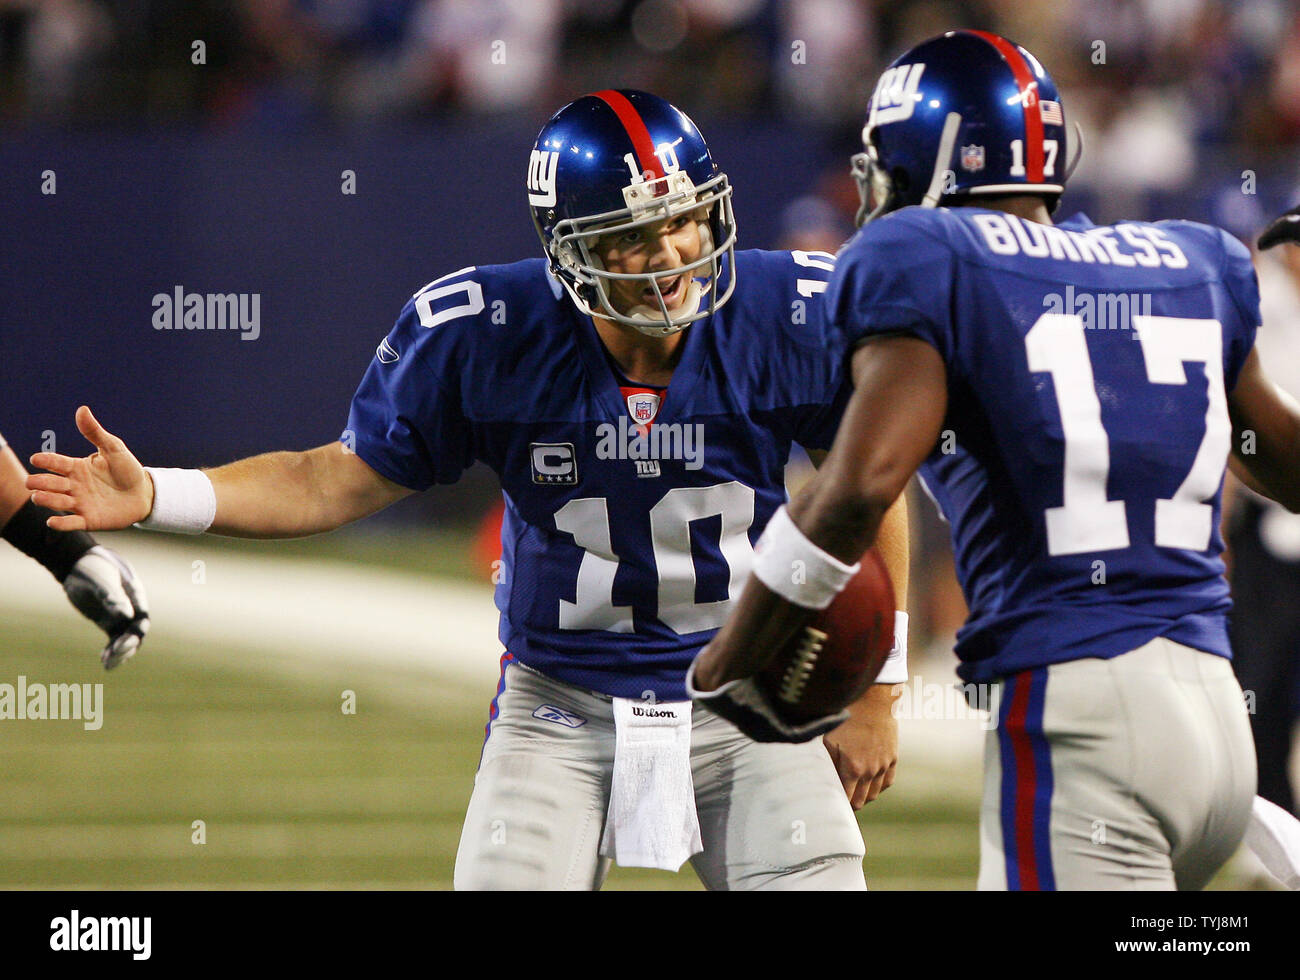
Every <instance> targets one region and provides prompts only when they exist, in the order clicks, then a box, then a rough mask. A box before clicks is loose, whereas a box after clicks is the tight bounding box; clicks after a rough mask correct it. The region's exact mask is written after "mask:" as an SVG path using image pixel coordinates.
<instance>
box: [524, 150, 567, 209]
mask: <svg viewBox="0 0 1300 980" xmlns="http://www.w3.org/2000/svg"><path fill="white" fill-rule="evenodd" d="M559 164H560V154H559V153H557V152H556V151H554V150H533V152H532V154H531V155H530V156H529V157H528V203H529V204H530V205H532V206H533V207H535V208H551V207H555V169H556V167H558V166H559Z"/></svg>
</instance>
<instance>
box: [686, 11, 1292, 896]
mask: <svg viewBox="0 0 1300 980" xmlns="http://www.w3.org/2000/svg"><path fill="white" fill-rule="evenodd" d="M863 139H864V143H865V153H864V154H863V155H861V156H860V157H859V158H855V170H856V171H857V172H858V174H859V180H860V186H861V188H862V191H863V209H862V212H861V214H860V219H859V220H860V222H861V221H862V220H863V219H866V223H865V226H864V227H862V228H861V230H860V231H859V232H858V234H857V235H856V236H855V237H854V238H853V239H851V240H850V242H849V243H848V244H846V245H845V247H844V248H843V249H841V251H840V254H839V257H838V260H837V264H836V270H835V272H834V274H833V275H832V278H831V285H830V287H829V289H828V291H827V293H826V296H825V299H826V303H827V310H828V319H829V320H830V321H831V323H832V325H833V326H838V327H839V328H841V329H843V330H844V331H845V332H846V334H847V336H848V339H849V342H850V343H851V344H854V343H855V344H856V345H857V349H856V351H855V352H854V353H853V355H852V376H853V383H854V385H855V391H854V394H853V397H852V400H851V402H850V405H849V408H848V409H847V411H846V413H845V416H844V421H843V423H842V425H841V427H840V430H839V433H838V434H837V436H836V439H835V444H834V447H833V448H832V450H831V453H830V455H829V457H828V459H827V461H826V463H825V465H824V466H823V467H822V468H821V470H820V471H819V472H818V474H817V475H816V477H815V478H814V479H813V481H812V482H811V484H810V485H809V486H808V487H807V488H806V492H803V493H801V494H800V495H799V496H798V497H797V498H796V500H795V501H794V502H793V503H792V504H791V505H790V506H789V509H788V512H786V511H784V510H783V511H781V512H778V513H777V514H776V515H775V516H774V517H773V519H772V521H771V522H770V523H769V525H768V528H767V531H766V532H765V535H764V543H763V545H762V546H761V547H760V551H759V553H760V555H761V556H762V557H761V558H760V559H759V561H758V562H757V563H756V566H755V577H754V578H753V579H751V581H750V582H749V583H748V584H747V586H746V588H745V590H744V591H743V594H742V598H741V599H740V601H739V602H738V603H737V608H736V610H735V613H734V615H733V618H732V619H731V620H729V622H728V623H727V624H726V625H725V626H724V627H723V629H722V630H721V631H720V632H719V634H718V636H717V638H716V639H715V640H714V641H713V642H712V643H711V644H710V646H709V647H708V648H706V650H705V651H704V652H702V653H701V655H700V657H699V658H698V660H697V662H696V664H695V665H694V666H693V668H692V675H691V678H692V683H693V685H694V686H693V693H694V694H696V695H698V696H699V697H700V698H702V699H703V700H704V703H708V701H709V700H710V699H717V698H724V699H735V700H739V701H745V700H746V694H747V692H748V691H749V689H751V688H752V687H753V680H752V678H751V675H752V673H753V671H755V670H757V669H760V668H761V666H762V665H763V662H764V659H765V657H766V655H767V651H770V650H774V649H778V648H779V647H780V645H781V644H782V643H783V642H784V641H785V639H786V638H787V637H788V636H790V635H792V633H793V631H794V630H795V629H797V628H799V627H801V626H802V625H803V624H804V623H805V622H807V621H808V620H809V619H810V618H811V617H812V615H813V613H812V611H811V607H814V606H816V605H817V604H818V603H822V604H824V603H825V602H827V601H829V599H830V597H831V596H833V595H834V594H835V592H836V589H837V588H838V587H839V585H838V583H840V582H842V581H843V580H844V579H845V578H846V577H847V575H849V574H850V573H851V572H852V569H853V567H854V566H852V565H851V564H850V563H852V562H855V561H857V560H858V558H859V556H860V555H861V554H862V552H863V551H864V549H865V548H867V547H868V546H869V545H870V544H871V543H872V541H873V540H875V538H876V533H877V528H878V527H879V526H880V518H881V515H882V514H884V513H885V511H886V510H887V508H888V507H889V505H890V504H891V503H892V502H893V501H894V499H895V498H896V497H897V496H898V494H899V493H900V491H901V490H902V489H903V487H904V486H905V485H906V483H907V481H908V480H909V479H910V478H911V476H912V474H913V473H914V472H916V471H917V470H918V469H919V471H920V475H921V478H922V480H923V482H924V484H925V486H926V487H927V488H928V490H929V492H930V494H931V495H932V496H933V497H934V499H935V500H936V502H937V503H938V505H939V507H940V509H941V510H942V512H943V514H944V515H945V517H946V519H947V520H948V521H949V522H950V523H951V529H952V538H953V545H954V550H955V553H956V565H957V574H958V577H959V578H960V581H961V585H962V588H963V590H964V592H965V596H966V600H967V603H968V605H969V608H970V615H969V619H968V621H967V623H966V625H965V626H964V627H963V629H962V630H961V631H960V632H959V634H958V638H957V650H956V652H957V655H958V658H959V660H960V666H959V668H958V673H959V675H960V676H961V677H962V679H963V680H964V681H966V682H967V684H968V685H983V684H988V685H992V686H993V688H992V690H993V691H994V693H995V694H996V695H997V696H996V698H995V699H994V702H995V703H996V704H997V726H996V730H993V731H991V732H990V734H989V737H988V741H987V744H986V750H985V777H984V778H985V784H984V785H985V788H984V799H983V804H982V810H981V859H980V876H979V885H980V887H981V888H991V889H1003V888H1009V889H1130V888H1132V889H1167V888H1174V887H1179V888H1198V887H1201V886H1203V885H1204V884H1205V883H1206V882H1207V881H1209V879H1210V877H1211V876H1212V875H1213V874H1214V873H1215V871H1217V870H1218V868H1219V867H1220V866H1221V865H1222V864H1223V862H1224V861H1225V860H1226V859H1227V858H1228V857H1229V856H1230V855H1231V854H1232V853H1233V852H1234V851H1235V850H1236V848H1237V847H1238V845H1239V844H1240V843H1241V840H1242V834H1243V831H1244V829H1245V827H1246V825H1247V817H1248V814H1249V813H1250V809H1251V801H1252V796H1253V794H1254V791H1255V761H1254V754H1253V752H1252V747H1251V737H1250V727H1249V724H1248V720H1247V715H1246V708H1245V705H1244V703H1243V696H1242V691H1241V689H1240V688H1239V687H1238V685H1237V683H1236V681H1235V679H1234V677H1233V673H1232V670H1231V669H1230V664H1229V657H1230V656H1231V652H1230V649H1229V646H1228V638H1227V631H1226V617H1227V612H1228V609H1229V605H1230V603H1229V598H1228V587H1227V584H1226V582H1225V581H1224V578H1223V565H1222V563H1221V562H1220V560H1219V554H1220V551H1221V550H1222V547H1223V545H1222V541H1221V539H1220V534H1219V504H1220V491H1221V487H1222V481H1223V474H1224V469H1225V465H1226V464H1227V463H1228V460H1229V456H1231V458H1232V462H1233V466H1234V470H1236V469H1240V471H1241V472H1242V474H1243V476H1244V478H1246V479H1247V480H1248V481H1249V482H1250V483H1251V484H1252V485H1253V486H1256V487H1258V488H1259V489H1261V490H1262V491H1263V492H1266V493H1267V494H1268V495H1269V496H1272V497H1273V498H1275V499H1277V500H1279V501H1280V502H1282V503H1283V504H1285V505H1286V506H1287V507H1288V508H1290V509H1292V510H1295V509H1297V508H1300V412H1298V411H1297V407H1296V405H1295V404H1294V403H1293V402H1290V401H1289V400H1288V399H1286V398H1285V397H1284V396H1282V395H1281V393H1280V392H1278V391H1277V389H1276V388H1275V387H1274V386H1273V385H1272V384H1271V383H1270V382H1269V381H1268V380H1267V379H1266V378H1265V376H1264V375H1263V373H1262V372H1261V369H1260V365H1259V363H1258V358H1257V356H1256V354H1255V353H1254V351H1253V346H1254V336H1255V329H1256V326H1257V324H1258V320H1259V299H1258V294H1257V289H1256V283H1255V275H1254V271H1253V269H1252V267H1251V262H1250V255H1249V253H1248V252H1247V250H1246V249H1245V248H1244V247H1243V246H1242V245H1241V244H1240V243H1238V242H1237V241H1236V240H1234V239H1232V238H1231V237H1230V236H1228V235H1227V234H1226V233H1225V232H1222V231H1220V230H1219V229H1216V228H1211V227H1207V226H1205V225H1199V224H1193V223H1191V222H1184V221H1164V222H1159V223H1155V224H1150V223H1146V222H1136V221H1133V222H1121V223H1119V224H1116V225H1112V226H1107V227H1096V226H1094V225H1092V223H1091V222H1089V221H1088V220H1087V219H1086V218H1084V217H1082V216H1076V217H1073V218H1070V219H1069V220H1067V221H1064V222H1062V223H1061V224H1059V225H1054V224H1053V223H1052V219H1051V217H1050V215H1051V213H1052V211H1053V210H1054V209H1055V206H1056V203H1057V201H1058V198H1059V197H1060V195H1061V193H1062V192H1063V190H1064V186H1065V180H1066V177H1067V169H1066V168H1067V157H1068V156H1074V154H1073V153H1067V146H1066V144H1067V135H1066V126H1065V117H1064V114H1063V109H1062V106H1061V103H1060V101H1059V96H1058V94H1057V91H1056V88H1055V86H1054V84H1053V83H1052V80H1051V78H1050V77H1049V76H1048V74H1047V73H1046V72H1045V71H1044V69H1043V67H1042V65H1040V64H1039V62H1038V61H1037V60H1036V59H1035V58H1034V57H1033V56H1032V55H1031V54H1030V53H1029V52H1028V51H1026V50H1025V49H1024V48H1023V47H1020V46H1018V45H1015V44H1012V43H1011V42H1009V41H1007V40H1006V39H1004V38H1002V37H999V36H997V35H994V34H989V33H986V32H981V31H956V32H952V33H949V34H945V35H943V36H942V37H938V38H934V39H931V40H930V41H927V42H926V43H924V44H921V45H919V46H918V47H916V48H914V49H912V50H911V51H909V52H907V53H906V54H904V55H903V56H902V57H901V58H899V59H898V60H897V61H896V62H894V63H893V65H891V66H890V67H889V69H888V70H887V71H886V72H885V73H884V74H883V76H882V77H881V79H880V81H879V84H878V85H877V87H876V89H875V93H874V96H873V98H872V103H871V110H870V115H869V117H868V120H867V124H866V127H865V129H864V131H863ZM868 212H870V214H868ZM796 561H797V562H801V563H802V564H801V566H800V567H801V568H804V569H812V568H817V569H819V574H816V575H814V574H812V573H811V572H809V573H808V574H806V575H805V576H804V578H803V579H801V580H799V581H792V580H791V575H790V568H791V563H792V562H796ZM809 583H816V584H815V585H810V584H809ZM979 703H981V704H983V703H987V702H984V701H981V702H979Z"/></svg>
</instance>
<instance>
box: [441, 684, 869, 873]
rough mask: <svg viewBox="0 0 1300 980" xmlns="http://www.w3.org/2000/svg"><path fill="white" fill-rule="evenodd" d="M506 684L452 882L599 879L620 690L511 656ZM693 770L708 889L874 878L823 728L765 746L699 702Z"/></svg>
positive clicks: (698, 860)
mask: <svg viewBox="0 0 1300 980" xmlns="http://www.w3.org/2000/svg"><path fill="white" fill-rule="evenodd" d="M503 683H504V689H503V690H502V691H501V693H500V694H499V695H498V697H497V702H496V704H497V713H496V716H495V717H494V718H493V719H492V721H491V722H490V724H489V734H488V738H487V741H486V743H485V744H484V747H483V758H482V761H481V762H480V764H479V770H478V774H477V776H476V777H475V780H474V793H473V795H472V797H471V798H470V803H469V812H468V813H467V814H466V816H465V825H464V828H463V829H462V831H461V839H460V849H459V850H458V852H457V854H456V873H455V887H456V888H457V889H566V888H567V889H596V888H599V887H600V886H601V884H602V882H603V881H604V879H605V875H606V873H607V871H608V870H609V861H608V860H607V859H605V858H603V857H601V856H600V854H599V848H600V842H601V836H602V834H603V832H604V826H605V814H606V811H607V809H608V806H609V793H610V783H611V778H612V772H613V764H614V713H613V706H612V701H611V699H610V698H608V697H605V696H603V695H600V694H595V693H592V692H590V691H585V690H582V689H580V688H576V687H573V686H571V685H568V684H563V683H560V682H559V681H556V680H553V679H551V678H549V677H545V676H543V675H542V674H540V673H538V672H536V671H533V670H530V669H528V668H526V667H523V666H521V665H519V664H517V663H510V664H508V665H507V666H506V668H505V673H504V675H503ZM555 708H558V709H560V711H559V712H556V711H554V710H551V709H555ZM555 719H559V720H555ZM575 726H576V727H575ZM691 770H692V774H693V776H694V783H695V801H696V810H697V812H698V814H699V821H700V836H701V839H702V842H703V845H704V850H703V851H702V852H700V853H699V854H696V855H695V856H694V857H693V858H691V864H692V865H693V866H694V868H695V871H696V873H697V874H698V875H699V877H700V880H701V881H703V883H704V885H705V887H706V888H709V889H757V888H770V889H837V890H862V889H864V888H865V887H866V883H865V880H864V878H863V874H862V858H863V855H864V853H865V849H864V847H863V843H862V834H861V832H860V831H859V830H858V824H857V820H856V819H855V818H854V815H853V809H852V807H850V805H849V802H848V799H847V798H846V796H845V793H844V787H843V785H842V784H841V783H840V780H839V777H838V776H837V775H836V772H835V766H834V764H833V763H832V762H831V759H830V756H829V754H828V753H827V751H826V748H825V746H823V745H822V742H821V740H820V739H816V740H814V741H812V742H807V743H804V744H802V745H787V744H760V743H758V742H753V741H751V740H750V739H748V738H747V737H745V736H744V735H742V734H741V733H740V732H739V731H738V730H737V729H736V728H734V727H733V726H732V725H730V724H729V723H727V722H725V721H723V720H722V719H720V718H718V717H716V716H715V715H713V714H712V713H710V712H709V711H707V710H705V709H703V708H697V709H696V710H695V712H694V714H693V717H692V724H691Z"/></svg>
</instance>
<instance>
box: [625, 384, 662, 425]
mask: <svg viewBox="0 0 1300 980" xmlns="http://www.w3.org/2000/svg"><path fill="white" fill-rule="evenodd" d="M627 410H628V411H629V412H631V413H632V418H633V419H635V420H636V421H637V422H638V423H639V424H641V425H649V424H650V423H651V422H653V421H654V418H655V416H656V415H658V414H659V396H658V395H656V394H654V393H653V392H648V391H647V392H638V393H637V394H635V395H628V396H627Z"/></svg>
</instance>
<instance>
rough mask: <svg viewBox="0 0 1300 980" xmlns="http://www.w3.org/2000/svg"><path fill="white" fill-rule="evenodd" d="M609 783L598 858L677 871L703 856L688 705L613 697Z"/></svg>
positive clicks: (623, 864)
mask: <svg viewBox="0 0 1300 980" xmlns="http://www.w3.org/2000/svg"><path fill="white" fill-rule="evenodd" d="M614 733H615V740H614V780H613V785H612V786H611V787H610V794H609V813H608V814H607V816H606V818H605V834H604V837H603V838H602V839H601V842H600V853H601V854H603V855H605V856H606V857H609V858H613V859H614V861H615V862H616V863H617V864H619V865H620V866H622V867H625V868H662V869H663V870H664V871H676V870H678V869H679V868H681V866H682V865H683V864H685V863H686V860H687V858H689V857H690V856H691V855H692V854H695V853H697V852H699V851H701V850H703V845H702V844H701V843H700V821H699V818H698V817H697V816H696V813H695V784H694V782H693V781H692V779H691V703H690V702H689V701H670V702H660V703H658V704H651V703H649V702H646V701H631V700H628V699H627V698H615V699H614Z"/></svg>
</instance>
